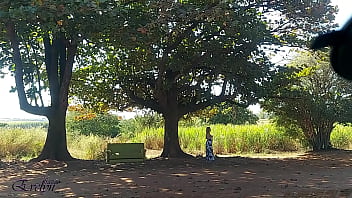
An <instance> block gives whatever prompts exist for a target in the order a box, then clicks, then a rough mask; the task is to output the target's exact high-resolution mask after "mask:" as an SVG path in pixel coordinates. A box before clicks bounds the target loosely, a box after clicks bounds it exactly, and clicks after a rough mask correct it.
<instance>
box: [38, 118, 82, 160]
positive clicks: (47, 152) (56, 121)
mask: <svg viewBox="0 0 352 198" xmlns="http://www.w3.org/2000/svg"><path fill="white" fill-rule="evenodd" d="M48 120H49V128H48V132H47V136H46V140H45V144H44V147H43V150H42V152H41V154H40V155H39V156H38V157H37V158H34V159H32V160H31V161H41V160H44V159H52V160H58V161H70V160H75V158H73V157H72V156H71V154H70V153H69V152H68V150H67V140H66V112H59V111H54V112H53V113H52V114H51V115H49V116H48Z"/></svg>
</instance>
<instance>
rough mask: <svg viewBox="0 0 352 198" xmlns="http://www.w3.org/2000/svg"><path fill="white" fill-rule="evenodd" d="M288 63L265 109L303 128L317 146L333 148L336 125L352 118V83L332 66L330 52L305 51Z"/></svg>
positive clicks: (317, 147)
mask: <svg viewBox="0 0 352 198" xmlns="http://www.w3.org/2000/svg"><path fill="white" fill-rule="evenodd" d="M288 67H289V69H288V70H287V71H286V72H285V74H283V75H281V78H282V79H281V80H279V81H280V82H282V83H281V85H280V86H277V89H276V90H275V91H274V94H273V95H272V96H271V97H269V98H266V99H265V100H264V102H263V107H264V109H266V110H268V111H270V112H274V114H275V115H276V116H277V119H278V120H277V121H278V123H279V124H282V125H284V126H291V127H292V126H297V127H298V128H300V129H302V131H303V133H304V136H305V139H306V140H307V141H308V143H309V145H310V146H311V147H312V148H313V150H325V149H329V148H331V146H330V134H331V131H332V129H333V128H334V125H335V124H336V123H343V124H344V123H350V122H352V119H351V118H352V108H351V106H352V102H351V101H352V100H351V99H352V98H351V97H352V95H351V93H352V86H351V83H350V82H348V81H347V80H344V79H342V78H341V77H339V76H337V74H336V73H335V72H334V71H333V70H332V69H331V67H330V62H329V57H328V53H327V52H309V51H307V52H302V53H301V54H300V55H299V56H298V57H297V58H296V59H295V60H294V61H292V62H291V63H290V64H289V65H288ZM277 77H278V76H277Z"/></svg>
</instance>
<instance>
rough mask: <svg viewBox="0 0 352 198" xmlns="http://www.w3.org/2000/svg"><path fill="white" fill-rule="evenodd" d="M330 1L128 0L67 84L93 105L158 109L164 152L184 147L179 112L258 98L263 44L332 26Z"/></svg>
mask: <svg viewBox="0 0 352 198" xmlns="http://www.w3.org/2000/svg"><path fill="white" fill-rule="evenodd" d="M328 3H329V2H328V1H324V2H319V3H316V1H307V2H306V3H304V4H302V3H301V2H300V1H284V2H282V3H281V2H277V1H273V2H270V3H268V2H267V1H255V2H252V1H240V0H231V1H212V2H210V1H154V0H153V1H147V2H146V1H141V2H135V1H133V3H132V4H128V5H126V7H125V9H126V16H125V21H124V24H123V26H121V28H120V29H118V30H116V31H114V32H113V33H110V34H106V40H105V43H104V44H106V45H105V46H101V48H102V49H101V50H100V52H102V53H100V54H99V53H92V54H94V58H93V59H94V60H96V61H95V62H93V63H91V64H90V65H89V66H88V67H84V68H80V69H79V70H77V71H76V72H75V74H74V78H75V81H74V86H73V87H72V88H73V89H72V90H73V92H74V93H75V95H76V96H78V97H79V98H80V99H81V100H83V101H84V102H85V104H87V105H89V106H90V107H91V108H95V109H97V108H96V105H97V104H98V105H99V104H100V103H104V104H105V105H106V106H108V107H109V108H117V109H123V108H125V107H127V106H140V107H143V108H150V109H152V110H154V111H156V112H158V113H160V114H162V115H163V117H164V119H165V135H167V136H169V137H170V138H168V137H167V138H165V139H166V140H169V141H168V142H164V144H165V147H164V148H167V150H164V152H163V154H164V156H167V155H169V153H170V151H169V149H171V148H172V149H174V150H178V151H177V152H176V151H175V152H173V153H181V150H180V149H179V146H178V145H179V143H178V139H177V135H175V134H177V133H178V131H177V127H176V126H177V124H178V121H179V119H180V118H181V117H182V116H184V115H186V114H188V113H191V112H195V111H197V110H200V109H204V108H206V107H207V106H211V105H214V104H217V103H220V102H224V101H231V102H233V103H234V104H236V105H239V106H247V105H250V104H253V103H255V102H257V101H258V99H259V98H260V97H262V96H263V94H264V93H265V92H266V91H267V90H266V89H264V88H263V87H264V85H265V84H266V83H269V82H270V80H271V77H272V75H273V70H271V69H270V68H271V66H272V64H271V62H270V61H269V59H268V56H267V53H265V52H264V48H267V49H266V50H267V51H270V50H272V51H276V49H277V46H281V45H287V46H293V45H295V46H297V45H298V46H302V45H304V42H303V41H306V38H307V37H309V36H311V35H312V33H313V32H314V33H315V32H317V31H319V30H320V29H321V28H326V27H327V26H330V24H331V23H330V22H331V21H332V20H333V14H334V12H335V11H336V10H335V9H334V8H333V7H332V6H329V5H328ZM317 7H319V9H317ZM273 15H275V16H278V17H277V18H278V20H272V18H273V17H272V16H273ZM302 42H303V43H302ZM274 45H276V46H275V47H273V46H274ZM95 52H96V51H95ZM107 90H110V91H107ZM216 90H218V91H216ZM171 136H172V138H171ZM168 145H172V147H169V146H168Z"/></svg>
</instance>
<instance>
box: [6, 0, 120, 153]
mask: <svg viewBox="0 0 352 198" xmlns="http://www.w3.org/2000/svg"><path fill="white" fill-rule="evenodd" d="M114 2H115V1H111V2H109V1H106V0H100V1H99V0H98V1H74V0H72V1H70V0H66V1H53V0H45V1H43V0H33V1H28V0H17V1H12V0H4V1H1V3H0V28H1V34H0V39H1V42H0V44H1V53H2V55H3V57H2V63H3V65H4V66H8V67H9V68H10V70H11V71H12V72H13V73H14V76H15V82H16V89H15V90H16V91H17V94H18V98H19V101H20V108H21V109H22V110H24V111H26V112H28V113H31V114H35V115H41V116H45V117H47V119H48V120H49V128H48V133H47V138H46V141H45V144H44V148H43V150H42V152H41V154H40V155H39V156H38V157H37V158H36V159H34V160H42V159H55V160H72V159H73V158H72V156H71V155H70V153H69V152H68V150H67V143H66V129H65V118H66V110H67V106H68V91H69V85H70V80H71V76H72V69H73V65H74V61H75V57H77V54H78V53H77V51H78V49H79V47H80V45H81V44H82V41H83V40H87V39H89V37H90V36H97V35H98V34H99V31H100V29H103V28H102V26H104V25H105V23H103V22H104V20H105V21H106V20H107V16H106V15H107V12H106V11H107V10H108V11H109V12H110V11H111V12H113V10H112V8H111V6H114ZM102 18H104V20H102ZM115 20H117V18H115ZM96 21H100V22H102V23H94V22H96ZM46 91H47V92H49V95H50V99H49V100H50V102H49V103H46V102H45V101H46V100H47V99H48V98H45V96H44V95H45V92H46ZM43 94H44V95H43Z"/></svg>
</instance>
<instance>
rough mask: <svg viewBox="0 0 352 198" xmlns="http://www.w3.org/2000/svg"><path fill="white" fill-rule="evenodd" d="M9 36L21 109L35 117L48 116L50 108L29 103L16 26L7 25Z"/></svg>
mask: <svg viewBox="0 0 352 198" xmlns="http://www.w3.org/2000/svg"><path fill="white" fill-rule="evenodd" d="M6 31H7V36H8V38H9V40H10V42H11V48H12V49H13V62H14V63H15V67H16V69H15V81H16V89H17V94H18V99H19V102H20V108H21V109H22V110H24V111H26V112H28V113H31V114H34V115H42V116H48V115H49V114H48V112H49V110H50V108H49V107H34V106H32V105H30V104H29V103H28V100H27V97H26V92H25V87H24V83H23V76H24V74H23V62H22V59H21V54H20V49H19V45H20V44H19V41H18V39H17V33H16V30H15V25H14V24H13V23H11V22H10V23H8V24H6Z"/></svg>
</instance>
